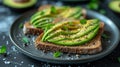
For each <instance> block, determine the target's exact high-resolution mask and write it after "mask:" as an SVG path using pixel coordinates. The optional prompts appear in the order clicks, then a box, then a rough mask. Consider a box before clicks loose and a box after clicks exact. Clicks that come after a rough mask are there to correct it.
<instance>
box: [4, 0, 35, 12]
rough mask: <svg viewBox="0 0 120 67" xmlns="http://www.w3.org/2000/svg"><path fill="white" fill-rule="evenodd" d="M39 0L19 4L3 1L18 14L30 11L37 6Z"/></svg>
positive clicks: (10, 0)
mask: <svg viewBox="0 0 120 67" xmlns="http://www.w3.org/2000/svg"><path fill="white" fill-rule="evenodd" d="M36 2H37V0H29V1H28V2H24V3H21V2H20V3H19V2H15V1H14V0H3V4H4V5H5V6H7V7H9V8H10V9H11V10H13V11H16V12H24V11H27V10H29V9H31V8H32V7H33V6H34V5H35V4H36Z"/></svg>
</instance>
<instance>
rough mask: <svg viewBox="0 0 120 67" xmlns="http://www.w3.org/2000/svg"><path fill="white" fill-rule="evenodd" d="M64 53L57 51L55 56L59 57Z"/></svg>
mask: <svg viewBox="0 0 120 67" xmlns="http://www.w3.org/2000/svg"><path fill="white" fill-rule="evenodd" d="M61 55H62V53H61V52H60V51H56V52H55V53H54V54H53V56H54V57H55V58H58V57H60V56H61Z"/></svg>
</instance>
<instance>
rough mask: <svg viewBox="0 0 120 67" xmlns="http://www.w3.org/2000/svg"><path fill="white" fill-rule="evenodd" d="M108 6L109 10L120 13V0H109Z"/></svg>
mask: <svg viewBox="0 0 120 67" xmlns="http://www.w3.org/2000/svg"><path fill="white" fill-rule="evenodd" d="M108 7H109V8H110V9H111V10H113V11H115V12H118V13H120V0H114V1H111V2H110V3H109V5H108Z"/></svg>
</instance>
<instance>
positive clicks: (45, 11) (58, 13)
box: [23, 5, 86, 34]
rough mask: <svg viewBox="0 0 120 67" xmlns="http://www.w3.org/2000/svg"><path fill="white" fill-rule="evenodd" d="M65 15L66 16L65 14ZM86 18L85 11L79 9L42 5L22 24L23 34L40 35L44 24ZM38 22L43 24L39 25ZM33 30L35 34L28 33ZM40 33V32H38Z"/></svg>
mask: <svg viewBox="0 0 120 67" xmlns="http://www.w3.org/2000/svg"><path fill="white" fill-rule="evenodd" d="M68 11H69V12H68ZM66 13H67V14H66ZM85 17H86V10H85V9H83V8H81V7H72V8H71V7H69V6H62V7H55V6H52V5H43V6H41V7H39V8H38V11H37V12H36V13H35V14H33V15H32V17H31V18H30V21H27V22H26V23H25V24H24V28H23V32H24V34H40V33H41V31H42V29H41V27H39V26H40V24H41V25H45V24H51V23H53V24H54V23H57V22H59V21H62V20H63V19H65V18H66V19H67V18H72V19H83V18H85ZM39 22H43V23H40V24H39ZM32 30H34V31H35V32H33V33H32V32H30V31H32ZM39 31H40V32H39Z"/></svg>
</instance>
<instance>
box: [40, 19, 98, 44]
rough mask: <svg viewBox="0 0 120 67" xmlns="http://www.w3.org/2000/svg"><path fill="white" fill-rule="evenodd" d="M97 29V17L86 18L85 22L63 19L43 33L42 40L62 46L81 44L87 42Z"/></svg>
mask: <svg viewBox="0 0 120 67" xmlns="http://www.w3.org/2000/svg"><path fill="white" fill-rule="evenodd" d="M98 30H99V21H98V20H97V19H92V20H87V21H86V23H85V24H81V23H80V21H72V24H70V21H64V22H59V23H57V24H55V25H54V26H53V27H51V29H49V30H48V31H47V32H45V33H44V35H43V37H42V41H44V42H50V43H54V44H57V45H63V46H75V45H82V44H84V43H86V42H89V41H90V40H91V39H92V38H93V37H95V35H96V34H97V32H98Z"/></svg>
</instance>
